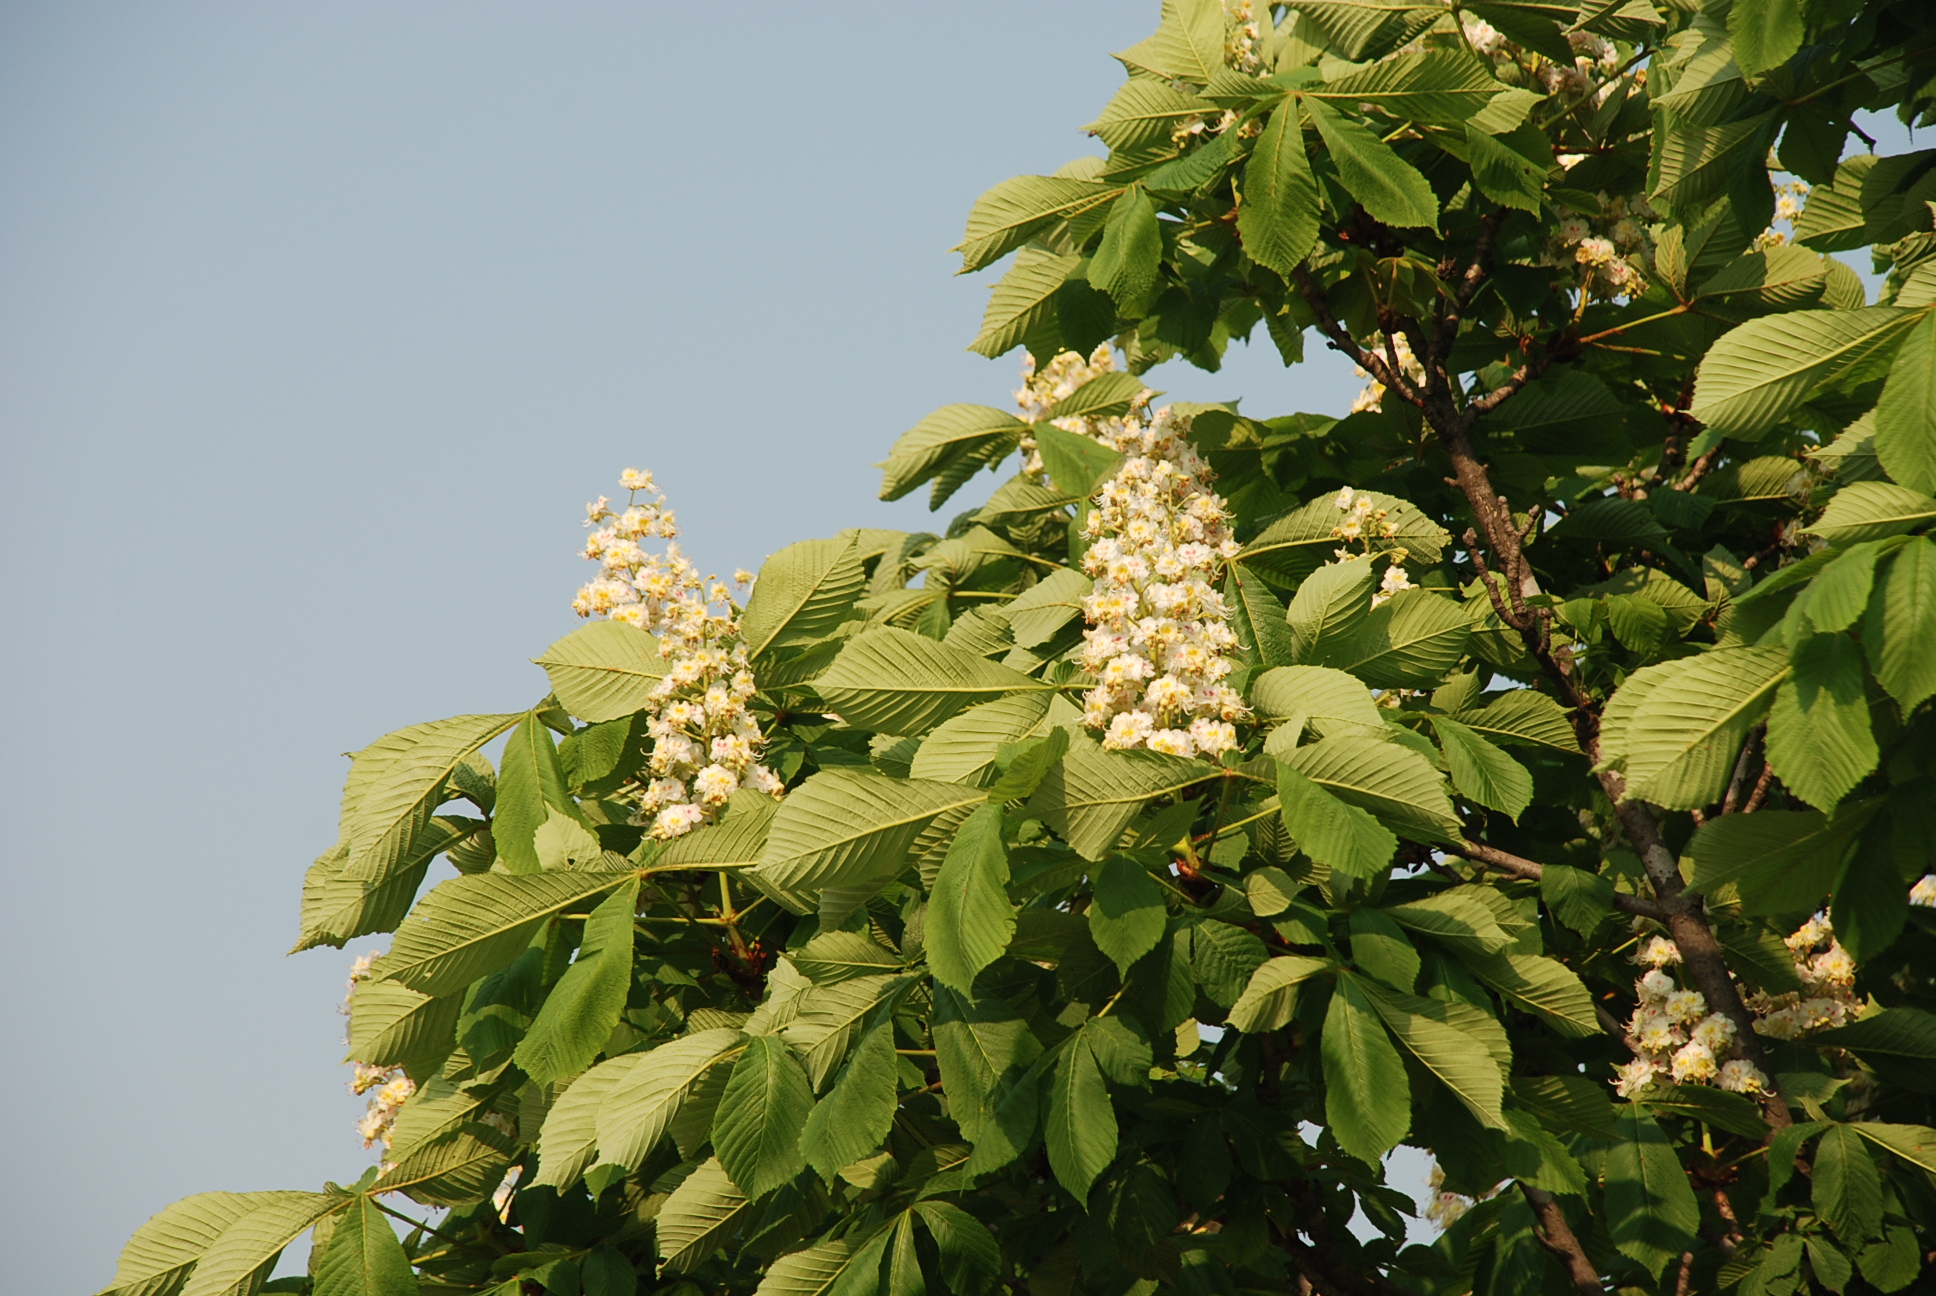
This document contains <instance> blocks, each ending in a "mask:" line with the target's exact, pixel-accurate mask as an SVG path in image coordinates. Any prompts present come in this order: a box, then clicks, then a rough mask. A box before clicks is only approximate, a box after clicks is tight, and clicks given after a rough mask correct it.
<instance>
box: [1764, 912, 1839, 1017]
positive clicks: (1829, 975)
mask: <svg viewBox="0 0 1936 1296" xmlns="http://www.w3.org/2000/svg"><path fill="white" fill-rule="evenodd" d="M1787 945H1788V950H1789V953H1790V954H1791V955H1792V956H1793V958H1794V960H1795V976H1796V978H1797V979H1798V980H1800V981H1801V983H1802V989H1801V992H1800V993H1799V994H1798V993H1795V992H1794V991H1790V992H1788V993H1786V994H1779V995H1771V994H1768V993H1766V992H1764V991H1756V992H1754V993H1753V994H1748V995H1744V996H1742V1000H1743V1002H1745V1003H1746V1004H1747V1005H1748V1009H1749V1011H1751V1012H1753V1013H1754V1014H1755V1029H1756V1030H1757V1031H1758V1032H1760V1033H1761V1034H1763V1035H1772V1036H1773V1037H1774V1038H1776V1039H1785V1040H1792V1039H1800V1038H1802V1037H1803V1036H1805V1035H1811V1034H1813V1033H1814V1032H1816V1031H1819V1030H1828V1029H1829V1028H1830V1027H1833V1026H1842V1025H1846V1024H1847V1023H1848V1022H1850V1021H1853V1020H1854V1019H1855V1016H1856V1014H1857V1013H1858V1012H1860V1011H1861V1009H1862V1005H1861V1002H1860V1001H1859V1000H1857V999H1856V997H1855V990H1854V987H1855V959H1854V958H1852V957H1850V955H1849V952H1848V951H1847V950H1845V949H1843V948H1842V945H1841V942H1840V941H1837V940H1836V939H1835V928H1834V927H1833V926H1831V925H1830V923H1829V920H1828V918H1827V917H1826V916H1825V915H1822V914H1817V915H1815V917H1813V918H1810V919H1809V920H1808V921H1807V922H1805V923H1803V924H1802V925H1801V926H1800V927H1799V928H1798V929H1796V931H1795V934H1794V935H1793V936H1790V937H1788V938H1787Z"/></svg>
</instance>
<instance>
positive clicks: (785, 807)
mask: <svg viewBox="0 0 1936 1296" xmlns="http://www.w3.org/2000/svg"><path fill="white" fill-rule="evenodd" d="M985 800H986V798H985V797H984V795H983V794H982V792H981V791H980V790H979V789H976V788H972V787H962V786H961V785H959V784H953V783H930V782H925V781H922V780H917V779H896V778H888V777H886V776H885V775H882V774H876V773H873V772H872V771H865V772H863V771H860V770H854V769H831V770H822V771H821V772H820V773H818V774H815V775H814V776H813V777H812V778H810V779H808V780H807V781H806V782H805V783H803V784H801V785H800V786H799V787H797V788H795V789H794V790H793V791H792V792H791V793H789V794H788V796H787V799H786V800H785V801H784V802H782V803H781V805H780V808H779V811H778V812H777V813H776V814H775V815H774V816H773V822H772V824H771V825H770V826H769V827H768V829H767V834H766V847H765V850H764V852H763V853H762V855H761V856H760V863H759V865H758V867H756V868H755V869H753V870H752V871H751V874H750V877H751V880H752V881H754V882H755V883H756V884H757V885H758V886H759V887H760V888H761V889H762V890H764V891H766V892H767V894H769V895H771V896H773V897H774V898H775V899H776V900H778V901H779V902H780V903H781V904H784V905H786V906H787V907H788V908H790V909H793V910H794V912H796V913H810V912H812V911H813V910H814V909H815V907H816V906H817V907H818V908H819V910H820V914H821V918H822V920H823V921H824V922H829V923H833V924H836V925H837V924H838V923H839V922H840V921H841V920H842V919H843V918H845V917H846V915H847V914H849V913H852V912H853V911H854V909H855V908H857V907H858V906H860V905H861V904H863V903H865V902H866V900H867V899H868V897H870V896H872V895H873V894H874V893H875V892H876V891H878V890H879V889H880V888H881V887H883V886H885V885H886V884H887V883H888V882H890V881H891V880H893V879H894V878H895V877H897V876H899V875H900V873H901V872H902V871H903V870H905V869H907V868H908V866H909V865H911V864H913V863H914V862H915V861H916V860H917V859H919V858H921V857H922V856H923V855H924V854H926V853H928V852H930V851H934V850H937V849H938V848H939V847H940V846H941V844H942V843H943V842H945V841H946V840H947V837H948V835H949V834H950V833H952V832H953V830H954V828H955V826H956V825H958V824H959V823H960V822H961V821H962V820H963V819H965V818H967V816H968V813H969V812H970V811H971V810H972V809H973V808H974V807H975V806H977V805H980V804H982V803H983V802H984V801H985Z"/></svg>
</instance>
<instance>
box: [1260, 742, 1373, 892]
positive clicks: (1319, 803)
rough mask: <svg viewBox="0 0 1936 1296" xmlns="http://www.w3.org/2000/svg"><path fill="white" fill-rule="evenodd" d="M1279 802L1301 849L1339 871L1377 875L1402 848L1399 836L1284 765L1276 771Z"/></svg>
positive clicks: (1355, 875)
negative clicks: (1400, 847)
mask: <svg viewBox="0 0 1936 1296" xmlns="http://www.w3.org/2000/svg"><path fill="white" fill-rule="evenodd" d="M1277 801H1278V809H1279V812H1280V813H1281V814H1282V816H1283V820H1284V830H1285V831H1286V832H1288V833H1289V834H1290V835H1291V837H1292V839H1293V840H1294V841H1296V843H1297V847H1298V849H1299V850H1301V851H1303V852H1304V853H1305V854H1306V855H1309V856H1310V857H1311V858H1312V859H1314V860H1316V861H1317V862H1318V863H1320V864H1323V865H1325V866H1326V867H1328V868H1331V869H1333V870H1335V871H1336V872H1339V873H1343V874H1347V875H1349V876H1352V877H1362V878H1370V877H1376V876H1378V875H1379V874H1380V873H1382V872H1384V870H1385V868H1386V867H1387V866H1388V865H1390V863H1391V858H1392V855H1393V853H1394V852H1396V851H1397V850H1398V838H1397V837H1395V836H1393V835H1392V833H1391V831H1390V830H1389V829H1387V828H1386V827H1385V826H1384V825H1383V824H1381V823H1379V822H1378V821H1377V820H1376V819H1374V818H1372V816H1371V815H1370V814H1368V813H1366V812H1365V811H1363V810H1360V809H1359V808H1358V807H1357V806H1354V805H1347V804H1345V803H1344V802H1343V801H1340V800H1339V799H1338V798H1337V797H1335V796H1333V795H1332V794H1331V793H1330V792H1329V791H1327V790H1326V789H1324V788H1322V787H1320V786H1319V785H1318V784H1317V783H1315V782H1313V781H1312V780H1311V778H1310V777H1309V776H1307V775H1306V774H1304V773H1303V772H1302V771H1301V770H1298V769H1296V768H1294V767H1292V766H1290V765H1287V764H1284V763H1282V762H1279V764H1278V767H1277Z"/></svg>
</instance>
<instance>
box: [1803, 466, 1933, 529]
mask: <svg viewBox="0 0 1936 1296" xmlns="http://www.w3.org/2000/svg"><path fill="white" fill-rule="evenodd" d="M1931 521H1936V499H1932V498H1931V497H1930V496H1928V495H1926V494H1924V493H1923V492H1922V491H1917V490H1910V489H1909V488H1908V487H1907V486H1898V485H1896V484H1895V483H1894V482H1885V481H1859V482H1851V483H1850V484H1849V485H1847V486H1844V487H1843V488H1842V489H1841V490H1839V491H1837V492H1835V494H1834V495H1832V496H1831V497H1830V498H1829V502H1828V507H1827V508H1825V509H1823V510H1822V516H1821V517H1819V518H1817V519H1816V520H1815V522H1814V524H1813V525H1811V526H1810V527H1809V528H1808V530H1809V533H1810V534H1812V535H1818V536H1820V537H1822V539H1824V540H1826V541H1828V543H1830V544H1832V545H1851V544H1859V543H1861V542H1862V541H1864V540H1881V539H1884V538H1886V537H1888V536H1893V535H1901V534H1902V533H1903V532H1905V531H1910V530H1914V529H1915V528H1916V527H1919V526H1926V525H1928V524H1929V523H1930V522H1931Z"/></svg>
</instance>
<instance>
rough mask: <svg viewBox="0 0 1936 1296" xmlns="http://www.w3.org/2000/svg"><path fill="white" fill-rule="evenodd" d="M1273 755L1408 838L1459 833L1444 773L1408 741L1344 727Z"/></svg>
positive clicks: (1447, 836)
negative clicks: (1382, 738) (1332, 735)
mask: <svg viewBox="0 0 1936 1296" xmlns="http://www.w3.org/2000/svg"><path fill="white" fill-rule="evenodd" d="M1277 760H1278V763H1279V765H1281V766H1285V767H1288V768H1290V769H1294V770H1296V771H1297V772H1298V773H1300V774H1302V775H1304V776H1305V777H1306V778H1308V779H1310V780H1311V781H1312V782H1313V783H1315V784H1317V785H1318V786H1319V787H1320V788H1322V789H1324V790H1325V791H1326V792H1329V793H1331V794H1332V795H1334V796H1336V797H1338V798H1340V799H1341V800H1344V801H1346V802H1349V803H1350V804H1352V805H1355V806H1358V807H1360V808H1362V809H1364V810H1367V811H1369V812H1370V813H1371V814H1372V815H1374V816H1375V817H1376V818H1377V819H1378V820H1379V822H1381V823H1383V824H1384V825H1385V826H1386V827H1387V828H1390V829H1391V830H1392V831H1393V832H1396V833H1400V834H1402V835H1404V836H1405V837H1407V838H1410V839H1411V840H1413V841H1453V842H1456V841H1460V840H1462V839H1463V828H1462V826H1461V825H1460V823H1459V820H1458V817H1457V816H1456V815H1454V814H1453V813H1452V802H1451V800H1450V799H1449V798H1448V797H1447V796H1446V794H1445V779H1444V777H1443V776H1442V775H1440V774H1439V772H1438V771H1437V770H1435V769H1433V768H1432V765H1431V762H1429V761H1427V760H1426V759H1425V758H1424V757H1423V756H1421V755H1419V754H1418V753H1417V752H1415V751H1413V750H1412V749H1411V748H1409V747H1406V746H1403V745H1401V744H1399V743H1396V742H1380V741H1378V740H1377V739H1374V738H1366V737H1360V736H1359V735H1357V734H1351V733H1346V734H1340V735H1339V736H1337V737H1335V738H1324V739H1320V740H1319V741H1317V742H1314V743H1312V744H1310V745H1309V746H1308V747H1298V748H1295V749H1293V750H1291V751H1285V752H1280V753H1279V755H1278V757H1277ZM1292 836H1296V832H1295V830H1293V832H1292ZM1307 853H1308V852H1307ZM1313 858H1315V856H1314V857H1313ZM1334 867H1335V866H1334Z"/></svg>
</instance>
